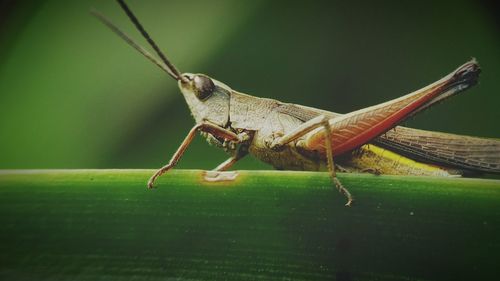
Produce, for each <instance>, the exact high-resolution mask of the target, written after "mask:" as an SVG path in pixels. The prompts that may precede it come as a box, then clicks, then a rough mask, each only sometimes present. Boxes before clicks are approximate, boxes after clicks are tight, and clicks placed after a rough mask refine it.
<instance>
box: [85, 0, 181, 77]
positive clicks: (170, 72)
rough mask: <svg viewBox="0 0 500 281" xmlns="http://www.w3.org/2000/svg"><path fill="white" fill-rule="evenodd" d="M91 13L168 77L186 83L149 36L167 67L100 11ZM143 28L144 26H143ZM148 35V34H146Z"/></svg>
mask: <svg viewBox="0 0 500 281" xmlns="http://www.w3.org/2000/svg"><path fill="white" fill-rule="evenodd" d="M127 9H128V7H127ZM90 13H91V14H92V15H94V16H95V17H96V18H97V19H99V20H100V21H101V22H102V23H103V24H104V25H106V26H107V27H109V29H111V31H113V32H114V33H115V34H116V35H118V36H119V37H120V38H122V39H123V40H124V41H125V42H126V43H127V44H129V45H130V46H132V47H133V48H134V49H136V50H137V51H138V52H139V53H141V54H142V55H143V56H145V57H146V58H147V59H149V60H150V61H151V62H153V63H154V64H156V65H157V66H158V67H159V68H161V69H162V70H163V71H165V72H166V73H167V74H168V75H170V76H172V78H174V79H175V80H182V81H185V79H186V78H184V77H183V76H182V75H181V74H180V72H179V70H177V68H175V66H174V65H173V64H171V63H170V61H168V59H167V58H166V57H165V55H163V53H162V52H161V51H160V50H159V49H158V47H157V46H156V44H155V43H154V41H153V40H152V39H150V37H149V36H148V37H147V38H149V40H148V41H150V40H151V41H152V42H153V44H154V46H156V48H155V50H156V51H157V52H158V53H159V55H160V57H162V60H163V61H164V62H165V63H166V65H167V66H165V64H163V63H162V62H161V61H160V60H158V59H157V58H155V57H154V56H153V55H152V54H151V53H150V52H148V51H147V50H146V49H144V48H143V47H142V46H141V45H139V44H138V43H137V42H135V41H134V40H133V39H132V38H131V37H130V36H128V35H127V34H126V33H125V32H123V31H121V30H120V29H119V28H118V27H117V26H116V25H114V24H113V23H112V22H111V21H110V20H109V19H108V18H106V17H105V16H104V15H103V14H101V13H99V12H98V11H96V10H93V9H92V10H91V11H90ZM132 16H133V15H132ZM134 18H135V17H134ZM139 26H140V24H139ZM141 28H142V26H141ZM142 30H144V29H143V28H142ZM144 32H146V31H144ZM141 33H142V31H141ZM146 35H147V33H146Z"/></svg>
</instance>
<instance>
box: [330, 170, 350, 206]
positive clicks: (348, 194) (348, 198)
mask: <svg viewBox="0 0 500 281" xmlns="http://www.w3.org/2000/svg"><path fill="white" fill-rule="evenodd" d="M333 182H334V183H335V186H336V187H337V189H338V190H339V192H340V193H342V194H344V195H345V197H346V198H347V203H345V206H346V207H351V206H352V202H353V201H354V198H352V195H351V193H350V192H349V190H347V188H345V187H344V185H342V183H341V182H340V181H339V179H338V178H337V177H334V178H333Z"/></svg>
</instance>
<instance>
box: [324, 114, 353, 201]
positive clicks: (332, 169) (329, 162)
mask: <svg viewBox="0 0 500 281" xmlns="http://www.w3.org/2000/svg"><path fill="white" fill-rule="evenodd" d="M322 125H323V127H324V128H325V133H326V138H325V147H326V160H327V167H328V173H329V174H330V178H331V179H332V182H333V184H334V185H335V186H336V187H337V189H338V190H339V192H341V193H342V194H344V195H345V197H347V203H346V204H345V205H346V206H347V207H350V206H351V205H352V202H353V201H354V198H353V197H352V195H351V193H350V192H349V190H347V188H345V187H344V185H343V184H342V183H341V182H340V180H339V179H338V178H337V171H336V169H335V163H334V162H333V148H332V130H331V127H330V123H329V122H328V120H327V119H326V118H325V119H324V120H323V122H322Z"/></svg>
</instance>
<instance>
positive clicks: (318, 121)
mask: <svg viewBox="0 0 500 281" xmlns="http://www.w3.org/2000/svg"><path fill="white" fill-rule="evenodd" d="M320 127H323V128H324V129H325V134H326V137H325V149H326V159H327V168H328V173H329V174H330V178H331V180H332V182H333V184H335V186H336V187H337V188H338V190H339V192H342V193H343V194H344V195H345V196H346V197H347V203H346V204H345V205H346V206H351V204H352V202H353V200H354V199H353V198H352V195H351V193H350V192H349V190H347V188H345V187H344V186H343V185H342V183H341V182H340V181H339V179H338V178H337V173H336V171H335V163H334V162H333V148H332V131H331V126H330V123H329V122H328V118H327V117H326V116H324V115H320V116H318V117H315V118H313V119H311V120H309V121H307V122H306V123H304V124H302V125H300V126H299V127H297V128H296V129H295V130H293V131H292V132H290V133H288V134H286V135H284V136H283V137H280V138H277V139H275V140H274V141H273V142H272V143H271V144H270V148H271V149H276V150H279V149H280V148H281V147H283V146H284V145H286V144H287V143H290V142H292V141H295V140H297V139H299V138H301V137H303V136H304V135H306V134H307V133H309V132H311V131H313V130H314V129H317V128H320Z"/></svg>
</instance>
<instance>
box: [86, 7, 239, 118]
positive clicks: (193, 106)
mask: <svg viewBox="0 0 500 281" xmlns="http://www.w3.org/2000/svg"><path fill="white" fill-rule="evenodd" d="M118 2H119V4H120V6H121V7H122V9H123V10H124V11H125V13H126V14H127V16H128V17H129V18H130V20H131V21H132V22H133V23H134V25H135V26H136V28H137V29H138V30H139V31H140V32H141V34H142V36H143V37H144V38H146V40H147V41H148V43H149V44H150V45H151V47H152V48H153V49H154V50H155V52H156V53H157V54H158V56H159V57H160V59H161V60H158V59H157V58H155V57H154V56H153V55H151V54H150V53H149V52H148V51H147V50H146V49H145V48H143V47H141V46H140V45H139V44H138V43H136V42H135V41H134V40H132V39H131V38H130V37H129V36H128V35H127V34H125V33H124V32H123V31H121V30H120V29H119V28H118V27H116V26H115V25H114V24H113V23H112V22H111V21H110V20H108V19H107V18H106V17H104V16H103V15H102V14H100V13H99V12H97V11H92V13H93V14H94V15H95V16H96V17H97V18H98V19H99V20H100V21H102V22H103V23H104V24H105V25H106V26H108V27H109V28H110V29H111V30H112V31H113V32H115V33H116V34H117V35H118V36H120V37H121V38H122V39H123V40H125V42H126V43H127V44H129V45H131V46H132V47H133V48H134V49H136V50H137V51H139V52H140V53H141V54H143V55H144V56H145V57H146V58H147V59H149V60H150V61H152V62H153V63H154V64H156V65H157V66H158V67H160V68H161V69H162V70H163V71H165V72H166V73H167V74H168V75H170V76H171V77H172V78H174V79H175V80H177V82H178V84H179V88H180V89H181V91H182V94H183V95H184V98H185V99H186V102H187V103H188V105H189V109H190V110H191V113H192V114H193V116H194V118H195V120H196V122H197V123H200V122H202V121H210V122H212V123H214V124H217V125H219V126H222V127H225V126H226V125H227V123H228V122H229V97H230V93H231V89H230V88H229V87H228V86H226V85H224V84H222V83H220V82H219V81H216V80H214V79H212V78H210V77H208V76H207V75H204V74H191V73H184V74H181V72H180V71H179V70H178V69H177V68H176V67H175V66H174V65H173V64H172V63H171V62H170V61H169V60H168V58H167V56H166V55H165V54H164V53H163V52H162V51H161V50H160V48H159V47H158V46H157V45H156V43H155V42H154V40H153V38H151V37H150V36H149V34H148V33H147V32H146V30H145V29H144V27H143V26H142V24H141V23H140V22H139V20H138V19H137V17H136V16H135V15H134V14H133V13H132V11H131V10H130V9H129V7H128V6H127V4H125V2H124V1H123V0H118Z"/></svg>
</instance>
